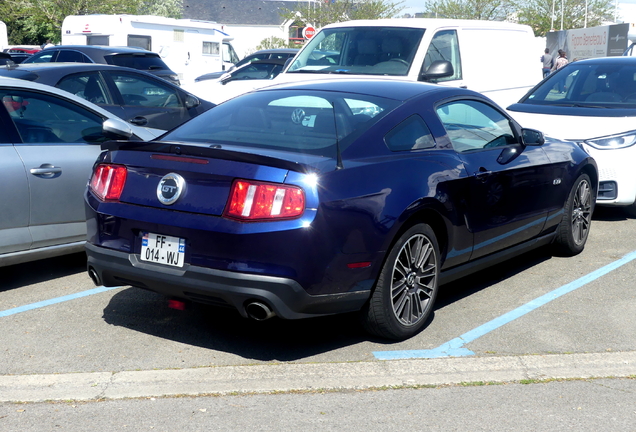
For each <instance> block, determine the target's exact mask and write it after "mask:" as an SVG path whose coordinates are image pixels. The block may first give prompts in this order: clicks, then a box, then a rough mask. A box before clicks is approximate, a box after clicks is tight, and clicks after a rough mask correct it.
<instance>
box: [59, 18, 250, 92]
mask: <svg viewBox="0 0 636 432" xmlns="http://www.w3.org/2000/svg"><path fill="white" fill-rule="evenodd" d="M231 40H232V37H231V36H230V35H228V34H227V33H225V32H224V31H223V26H222V25H220V24H216V23H214V22H210V21H198V20H191V19H174V18H166V17H159V16H153V15H70V16H67V17H66V18H64V22H63V23H62V44H63V45H105V46H129V47H137V48H143V49H146V50H148V51H154V52H156V53H158V54H159V55H160V56H161V57H162V58H163V61H164V62H165V63H166V64H167V65H168V67H170V69H171V70H173V71H175V72H176V73H177V74H179V80H180V81H181V83H187V82H194V79H195V78H196V77H198V76H200V75H203V74H204V73H208V72H216V71H221V70H227V69H229V68H230V67H231V66H233V65H234V63H236V62H238V60H239V58H238V56H237V55H236V52H235V51H234V48H233V47H232V44H231V43H230V41H231Z"/></svg>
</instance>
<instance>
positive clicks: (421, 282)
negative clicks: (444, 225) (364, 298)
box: [362, 224, 440, 340]
mask: <svg viewBox="0 0 636 432" xmlns="http://www.w3.org/2000/svg"><path fill="white" fill-rule="evenodd" d="M439 268H440V255H439V246H438V244H437V239H436V237H435V233H434V232H433V230H432V229H431V227H429V226H428V225H426V224H417V225H414V226H413V227H411V228H410V229H408V230H407V231H406V232H405V233H404V234H402V235H401V236H400V238H399V239H398V240H397V242H396V243H395V245H394V246H393V248H392V249H391V251H390V252H389V255H388V256H387V259H386V262H385V263H384V266H383V267H382V271H381V272H380V276H379V277H378V280H377V283H376V286H375V289H374V291H373V294H372V295H371V299H370V300H369V302H368V303H367V305H366V306H365V308H364V309H363V310H362V322H363V325H364V327H365V329H366V330H367V331H368V332H370V333H372V334H374V335H377V336H380V337H383V338H387V339H394V340H404V339H407V338H409V337H411V336H413V335H415V334H417V333H418V332H419V331H420V330H421V329H422V327H424V325H425V324H426V322H427V321H428V318H429V317H430V315H431V312H432V311H433V304H434V303H435V298H436V297H437V291H438V279H439Z"/></svg>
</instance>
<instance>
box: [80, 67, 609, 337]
mask: <svg viewBox="0 0 636 432" xmlns="http://www.w3.org/2000/svg"><path fill="white" fill-rule="evenodd" d="M104 147H105V148H106V149H108V150H109V151H106V152H104V153H102V154H101V155H100V158H99V160H98V161H97V163H96V165H95V167H94V171H93V176H92V179H91V181H90V183H89V187H88V190H87V192H86V195H85V197H86V203H87V218H88V219H87V220H88V223H87V227H88V240H87V245H86V246H87V253H88V269H89V275H90V276H91V277H92V278H93V280H94V281H95V282H96V283H97V284H99V285H102V284H103V285H104V286H121V285H131V286H134V287H139V288H144V289H148V290H151V291H156V292H159V293H163V294H165V295H167V296H169V297H171V298H172V299H174V301H178V300H177V299H181V300H182V301H185V300H192V301H197V302H202V303H207V304H212V305H217V306H225V307H233V308H236V309H237V310H238V311H239V312H240V313H241V314H242V315H243V316H245V317H252V318H254V319H257V320H263V319H266V318H269V317H272V316H274V315H277V316H279V317H282V318H287V319H298V318H309V317H313V316H319V315H328V314H335V313H341V312H353V311H359V312H360V313H361V316H362V319H363V323H364V325H365V327H366V328H367V330H369V331H370V332H371V333H373V334H376V335H379V336H382V337H387V338H391V339H405V338H407V337H410V336H412V335H414V334H416V333H417V332H418V331H419V330H420V329H422V328H423V327H424V326H425V325H426V324H427V323H428V320H429V317H430V316H431V313H432V311H433V309H434V303H435V297H436V295H437V292H438V287H439V286H440V285H441V284H443V283H445V282H449V281H451V280H454V279H458V278H460V277H462V276H465V275H467V274H469V273H471V272H474V271H477V270H479V269H483V268H486V267H488V266H492V265H495V264H498V263H501V262H502V261H503V260H504V259H506V258H511V257H513V256H516V255H518V254H520V253H522V252H523V251H527V250H530V249H532V248H536V247H539V246H542V245H550V244H551V245H552V246H553V247H554V249H555V250H557V251H558V253H560V254H563V255H576V254H577V253H579V252H581V251H582V250H583V248H584V247H585V243H586V240H587V237H588V233H589V230H590V223H591V218H592V211H593V208H594V197H595V196H596V191H597V184H598V172H597V168H596V164H595V162H594V160H593V159H592V158H591V157H590V156H589V155H588V154H587V153H585V152H584V151H583V150H582V149H581V148H580V147H579V146H578V145H577V144H576V143H573V142H569V141H559V140H552V139H549V138H544V136H543V134H542V133H541V132H539V131H536V130H530V129H523V128H521V126H519V124H517V123H516V122H515V121H514V120H512V118H511V117H509V116H508V115H507V114H506V113H505V112H504V111H503V110H502V109H501V108H499V107H497V106H496V105H495V104H493V103H492V102H491V101H490V100H489V99H487V98H486V97H484V96H483V95H481V94H479V93H476V92H473V91H470V90H466V89H460V88H451V87H445V86H438V85H431V84H423V83H417V82H406V81H400V80H362V79H356V80H330V81H327V80H316V81H312V82H305V83H297V84H294V85H285V86H272V87H268V88H266V89H261V90H259V91H255V92H252V93H248V94H244V95H241V96H238V97H236V98H234V99H231V100H229V101H227V102H224V103H222V104H219V106H217V107H216V108H214V109H212V110H209V111H208V112H206V113H205V114H203V115H201V116H199V117H197V118H195V119H193V120H191V121H189V122H188V123H185V124H183V125H182V126H180V127H178V128H176V129H174V130H172V131H171V132H168V133H167V134H166V135H163V136H162V137H161V138H160V141H150V142H147V143H130V144H126V143H118V142H111V143H108V144H105V145H104ZM574 265H576V264H574ZM466 283H468V284H469V283H470V281H467V282H466ZM129 301H131V302H134V301H135V299H134V298H133V296H130V300H129Z"/></svg>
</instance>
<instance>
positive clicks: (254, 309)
mask: <svg viewBox="0 0 636 432" xmlns="http://www.w3.org/2000/svg"><path fill="white" fill-rule="evenodd" d="M245 312H246V313H247V316H248V317H250V318H252V319H253V320H256V321H265V320H266V319H269V318H272V317H274V316H276V314H275V313H274V311H272V310H271V309H270V307H269V306H267V305H266V304H264V303H261V302H251V303H248V304H247V306H245Z"/></svg>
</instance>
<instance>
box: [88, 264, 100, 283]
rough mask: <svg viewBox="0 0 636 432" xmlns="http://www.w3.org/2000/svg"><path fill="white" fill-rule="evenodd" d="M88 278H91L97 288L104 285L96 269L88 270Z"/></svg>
mask: <svg viewBox="0 0 636 432" xmlns="http://www.w3.org/2000/svg"><path fill="white" fill-rule="evenodd" d="M88 276H89V277H90V278H91V280H92V281H93V283H94V284H95V286H101V285H102V281H101V280H100V279H99V275H98V274H97V272H96V271H95V269H94V268H93V267H90V268H89V269H88Z"/></svg>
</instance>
